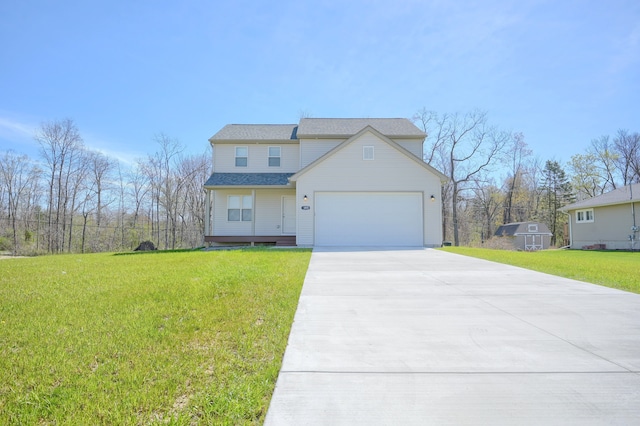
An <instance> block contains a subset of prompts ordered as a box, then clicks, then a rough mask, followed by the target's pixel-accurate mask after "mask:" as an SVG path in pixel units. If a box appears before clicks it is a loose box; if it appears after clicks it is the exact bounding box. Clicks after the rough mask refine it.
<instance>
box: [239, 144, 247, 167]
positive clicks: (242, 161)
mask: <svg viewBox="0 0 640 426" xmlns="http://www.w3.org/2000/svg"><path fill="white" fill-rule="evenodd" d="M248 158H249V148H248V147H246V146H236V167H247V159H248Z"/></svg>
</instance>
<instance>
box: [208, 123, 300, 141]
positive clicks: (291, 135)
mask: <svg viewBox="0 0 640 426" xmlns="http://www.w3.org/2000/svg"><path fill="white" fill-rule="evenodd" d="M297 127H298V125H297V124H227V125H226V126H224V127H223V128H222V129H221V130H220V131H219V132H218V133H216V134H215V135H213V136H211V138H210V139H209V140H216V141H221V140H272V141H279V140H292V139H293V140H295V139H296V129H297Z"/></svg>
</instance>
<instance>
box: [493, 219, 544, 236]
mask: <svg viewBox="0 0 640 426" xmlns="http://www.w3.org/2000/svg"><path fill="white" fill-rule="evenodd" d="M529 224H531V225H538V231H537V232H529V229H528V226H527V225H529ZM518 234H547V235H551V232H550V231H549V228H548V227H547V225H545V224H544V223H540V222H513V223H507V224H506V225H501V226H500V227H498V229H497V230H496V233H495V234H493V235H495V236H496V237H502V236H506V237H513V236H515V235H518Z"/></svg>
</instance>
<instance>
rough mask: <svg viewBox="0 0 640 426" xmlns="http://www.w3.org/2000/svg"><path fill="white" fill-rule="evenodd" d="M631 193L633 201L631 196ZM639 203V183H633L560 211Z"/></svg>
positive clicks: (570, 205)
mask: <svg viewBox="0 0 640 426" xmlns="http://www.w3.org/2000/svg"><path fill="white" fill-rule="evenodd" d="M632 193H633V199H632V198H631V195H632ZM632 201H633V202H638V201H640V183H634V184H632V185H629V186H623V187H622V188H618V189H614V190H613V191H610V192H607V193H606V194H602V195H598V196H597V197H593V198H589V199H588V200H582V201H578V202H577V203H573V204H569V205H568V206H564V207H562V208H561V209H560V210H561V211H564V212H566V211H569V210H576V209H585V208H591V207H599V206H610V205H614V204H625V203H630V202H632Z"/></svg>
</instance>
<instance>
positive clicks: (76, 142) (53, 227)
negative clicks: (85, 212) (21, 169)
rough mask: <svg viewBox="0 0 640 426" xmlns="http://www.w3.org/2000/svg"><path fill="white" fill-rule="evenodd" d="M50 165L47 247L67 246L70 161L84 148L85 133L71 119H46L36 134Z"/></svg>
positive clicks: (47, 171) (54, 249)
mask: <svg viewBox="0 0 640 426" xmlns="http://www.w3.org/2000/svg"><path fill="white" fill-rule="evenodd" d="M35 139H36V141H37V142H38V144H39V145H40V154H41V155H42V157H43V159H44V161H45V164H46V166H47V170H46V174H47V191H48V193H47V225H48V228H47V233H48V234H47V250H48V251H49V252H58V251H61V250H63V249H64V219H65V216H66V214H67V211H66V208H67V204H68V201H69V188H68V186H67V184H68V182H69V181H68V173H69V171H70V167H71V166H70V163H71V160H72V158H73V157H74V155H75V154H76V153H77V151H78V150H81V149H82V146H83V144H82V137H81V136H80V133H79V131H78V128H77V127H76V125H75V124H74V122H73V121H72V120H70V119H64V120H61V121H52V122H46V123H43V124H42V125H41V126H40V129H39V131H38V133H37V134H36V136H35Z"/></svg>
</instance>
